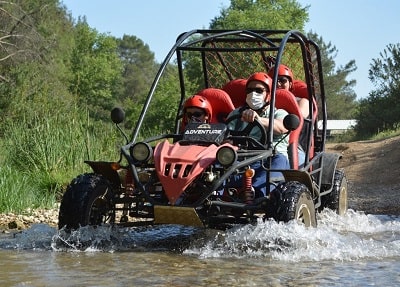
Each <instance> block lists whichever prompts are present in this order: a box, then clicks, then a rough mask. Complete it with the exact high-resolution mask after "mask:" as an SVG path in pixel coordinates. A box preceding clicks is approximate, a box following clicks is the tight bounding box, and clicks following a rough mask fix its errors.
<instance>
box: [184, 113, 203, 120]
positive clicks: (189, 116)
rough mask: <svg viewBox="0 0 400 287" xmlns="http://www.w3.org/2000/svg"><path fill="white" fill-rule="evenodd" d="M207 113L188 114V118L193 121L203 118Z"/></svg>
mask: <svg viewBox="0 0 400 287" xmlns="http://www.w3.org/2000/svg"><path fill="white" fill-rule="evenodd" d="M204 114H205V113H203V112H194V113H190V112H186V116H187V117H188V118H189V119H191V118H200V117H201V116H204Z"/></svg>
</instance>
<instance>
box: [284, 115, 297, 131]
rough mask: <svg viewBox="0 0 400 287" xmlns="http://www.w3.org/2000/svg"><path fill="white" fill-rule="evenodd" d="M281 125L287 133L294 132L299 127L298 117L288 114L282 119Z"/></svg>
mask: <svg viewBox="0 0 400 287" xmlns="http://www.w3.org/2000/svg"><path fill="white" fill-rule="evenodd" d="M283 125H284V126H285V128H286V129H287V130H288V131H294V130H295V129H297V128H298V127H299V125H300V119H299V117H298V116H296V115H295V114H288V115H287V116H286V117H285V118H284V119H283Z"/></svg>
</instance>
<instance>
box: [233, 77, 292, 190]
mask: <svg viewBox="0 0 400 287" xmlns="http://www.w3.org/2000/svg"><path fill="white" fill-rule="evenodd" d="M271 86H272V79H271V78H270V77H269V76H268V75H267V74H266V73H262V72H258V73H255V74H253V75H251V76H250V77H249V78H248V79H247V82H246V94H247V95H246V105H245V106H243V107H240V108H237V109H235V110H234V111H233V112H232V113H231V114H230V115H229V116H228V118H229V117H231V116H234V115H238V114H240V115H241V118H240V119H238V121H232V122H230V123H229V126H228V128H229V129H230V130H239V131H240V130H242V129H243V128H244V126H246V124H245V123H246V122H247V123H251V122H254V121H255V120H256V119H258V120H259V121H260V123H261V124H262V125H263V126H264V128H265V129H268V126H269V113H270V105H269V101H270V98H271V93H270V92H271ZM287 114H288V112H287V111H285V110H283V109H275V111H274V128H273V133H274V135H273V141H274V142H273V144H274V145H276V150H277V153H276V154H275V155H274V156H273V157H272V159H271V161H269V160H266V162H264V163H262V162H261V161H260V162H257V163H254V164H252V165H251V168H253V169H254V170H255V176H254V177H253V179H252V183H253V187H254V189H255V196H256V197H260V196H266V195H267V181H271V180H274V179H275V178H281V177H282V174H281V173H280V172H271V174H270V175H271V178H270V179H269V180H268V179H267V174H266V171H265V169H264V168H263V165H266V166H268V165H269V162H271V166H269V168H271V169H289V168H290V166H289V161H288V157H287V150H288V137H287V136H286V133H287V132H288V130H287V129H286V128H285V127H284V125H283V118H284V117H285V116H286V115H287ZM256 130H257V129H256V128H254V129H253V131H252V133H251V134H250V135H253V136H254V137H257V136H258V135H257V134H256V132H255V131H256ZM231 184H232V186H231ZM240 184H241V181H240V180H239V179H236V180H235V181H234V182H233V183H230V184H229V185H230V187H240ZM273 188H274V187H273V186H271V189H273Z"/></svg>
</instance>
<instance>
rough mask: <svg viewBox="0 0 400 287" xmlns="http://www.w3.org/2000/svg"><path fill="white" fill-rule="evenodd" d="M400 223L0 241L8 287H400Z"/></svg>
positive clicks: (0, 277)
mask: <svg viewBox="0 0 400 287" xmlns="http://www.w3.org/2000/svg"><path fill="white" fill-rule="evenodd" d="M399 285H400V218H399V217H394V216H387V215H366V214H364V213H362V212H355V211H353V210H349V211H348V213H347V214H346V215H345V216H343V217H340V216H338V215H336V214H335V213H333V212H331V211H324V212H322V213H321V214H319V215H318V227H317V228H305V227H304V226H302V225H298V224H296V223H294V222H290V223H286V224H283V223H276V222H274V221H267V222H259V223H258V224H256V225H246V226H238V227H235V228H233V229H231V230H228V231H225V232H221V231H216V230H203V229H196V228H190V227H183V226H176V225H168V226H152V227H147V228H143V227H141V228H111V227H109V226H102V227H99V228H91V227H85V228H80V229H79V230H77V231H76V232H74V233H73V234H69V235H67V234H65V233H64V232H63V231H62V230H61V231H58V230H57V229H55V228H53V227H50V226H48V225H45V224H37V225H34V226H32V227H31V228H30V229H27V230H25V231H23V232H21V233H16V234H12V235H8V236H4V235H2V237H0V286H58V287H62V286H399Z"/></svg>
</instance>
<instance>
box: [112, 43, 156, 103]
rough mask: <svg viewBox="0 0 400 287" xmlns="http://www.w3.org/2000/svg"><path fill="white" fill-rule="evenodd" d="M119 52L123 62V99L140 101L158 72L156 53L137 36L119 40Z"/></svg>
mask: <svg viewBox="0 0 400 287" xmlns="http://www.w3.org/2000/svg"><path fill="white" fill-rule="evenodd" d="M118 54H119V57H120V59H121V60H122V64H123V74H122V76H123V92H122V96H123V99H129V101H138V100H139V99H141V98H142V97H144V96H146V95H147V92H148V90H149V87H150V85H151V84H152V82H153V79H154V76H155V74H156V72H157V70H156V69H157V66H156V65H155V59H154V53H153V52H151V51H150V49H149V46H148V45H145V44H144V43H143V41H142V40H140V39H138V38H137V37H135V36H129V35H124V36H123V37H122V39H119V40H118Z"/></svg>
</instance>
